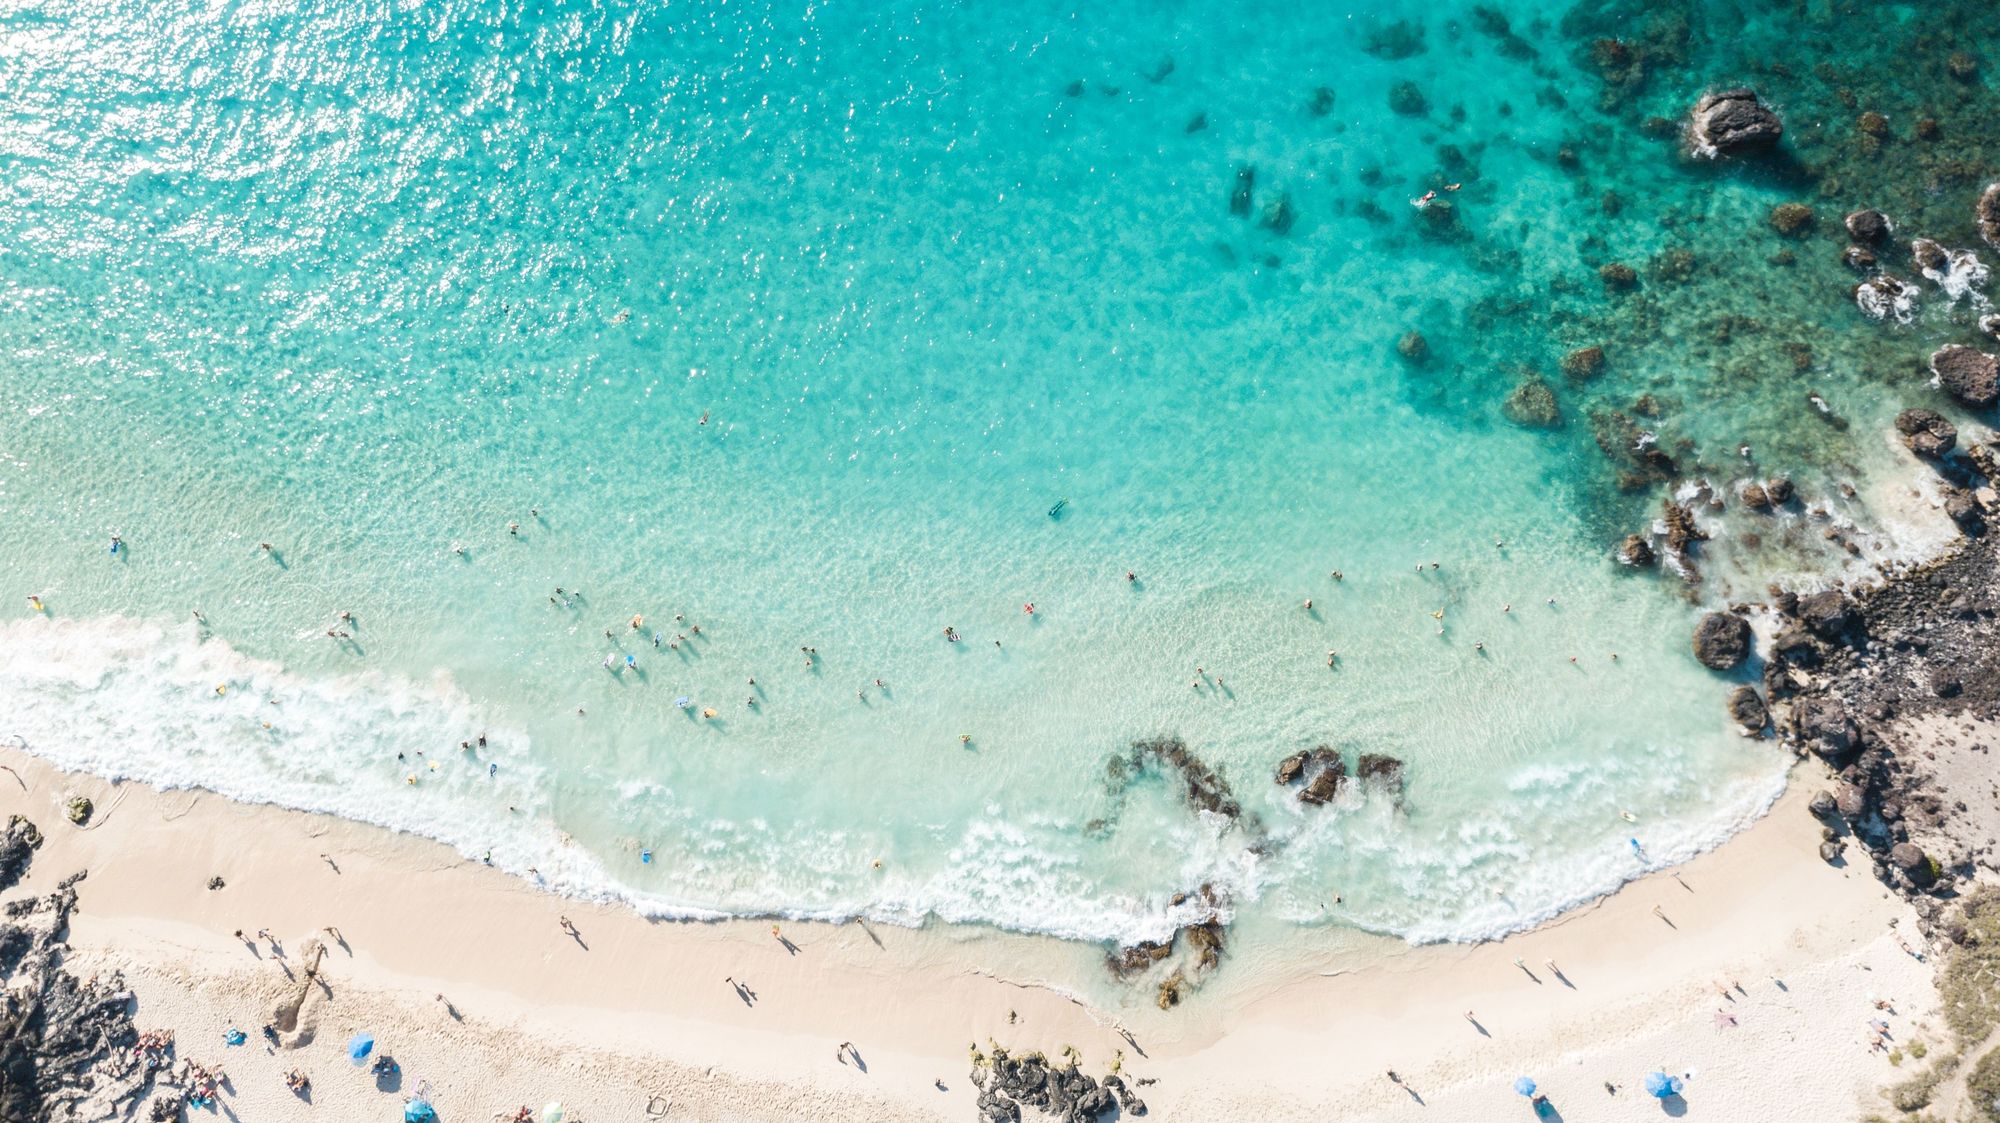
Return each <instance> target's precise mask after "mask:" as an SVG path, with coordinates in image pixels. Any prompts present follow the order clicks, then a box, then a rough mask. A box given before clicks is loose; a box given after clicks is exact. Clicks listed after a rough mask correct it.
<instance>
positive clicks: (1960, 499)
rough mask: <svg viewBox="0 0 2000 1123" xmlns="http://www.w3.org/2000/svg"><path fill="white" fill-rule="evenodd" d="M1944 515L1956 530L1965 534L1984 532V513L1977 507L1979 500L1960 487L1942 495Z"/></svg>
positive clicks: (1948, 490)
mask: <svg viewBox="0 0 2000 1123" xmlns="http://www.w3.org/2000/svg"><path fill="white" fill-rule="evenodd" d="M1944 513H1945V515H1946V516H1947V517H1949V518H1950V519H1951V521H1952V522H1955V523H1957V524H1958V529H1960V530H1962V531H1964V532H1965V533H1967V534H1971V535H1979V534H1984V533H1985V532H1986V512H1985V511H1984V510H1982V509H1981V508H1980V506H1979V500H1977V499H1975V498H1973V495H1972V493H1971V492H1969V491H1967V490H1965V489H1964V488H1962V487H1954V488H1949V489H1947V490H1946V491H1945V493H1944Z"/></svg>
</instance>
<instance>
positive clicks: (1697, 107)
mask: <svg viewBox="0 0 2000 1123" xmlns="http://www.w3.org/2000/svg"><path fill="white" fill-rule="evenodd" d="M1784 134H1785V126H1784V124H1783V122H1781V121H1779V120H1778V115H1777V114H1776V113H1773V112H1772V111H1771V109H1770V107H1769V106H1766V105H1765V104H1764V103H1763V102H1762V101H1759V100H1758V98H1757V93H1756V91H1754V90H1750V89H1747V88H1746V89H1733V90H1718V91H1716V92H1715V93H1712V94H1703V95H1702V97H1701V100H1699V101H1697V102H1695V103H1694V111H1693V113H1692V114H1690V117H1689V121H1688V146H1689V148H1690V149H1692V150H1693V152H1694V154H1695V155H1697V156H1702V157H1707V158H1709V159H1714V158H1716V157H1719V156H1748V155H1753V154H1756V153H1759V152H1768V151H1770V150H1771V149H1772V148H1773V147H1775V146H1776V145H1777V143H1778V140H1779V138H1781V137H1783V136H1784Z"/></svg>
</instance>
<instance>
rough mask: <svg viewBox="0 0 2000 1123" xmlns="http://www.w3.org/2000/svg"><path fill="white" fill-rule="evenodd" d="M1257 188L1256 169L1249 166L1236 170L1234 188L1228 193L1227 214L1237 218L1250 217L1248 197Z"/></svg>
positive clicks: (1245, 165)
mask: <svg viewBox="0 0 2000 1123" xmlns="http://www.w3.org/2000/svg"><path fill="white" fill-rule="evenodd" d="M1256 186H1257V169H1256V168H1253V167H1251V166H1250V165H1249V164H1240V165H1238V166H1237V168H1236V186H1235V187H1234V188H1232V189H1231V190H1230V192H1229V213H1230V214H1233V215H1235V216H1236V217H1238V218H1248V217H1250V196H1251V192H1252V191H1253V190H1255V188H1256Z"/></svg>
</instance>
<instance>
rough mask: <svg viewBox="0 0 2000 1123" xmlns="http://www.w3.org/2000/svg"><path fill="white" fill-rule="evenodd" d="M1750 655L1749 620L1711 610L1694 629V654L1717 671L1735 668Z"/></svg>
mask: <svg viewBox="0 0 2000 1123" xmlns="http://www.w3.org/2000/svg"><path fill="white" fill-rule="evenodd" d="M1749 655H1750V622H1749V621H1748V620H1745V619H1743V618H1742V617H1741V616H1736V615H1733V614H1731V613H1727V612H1711V613H1709V614H1708V615H1706V616H1704V617H1702V618H1701V624H1700V625H1699V626H1697V627H1696V628H1695V630H1694V657H1695V658H1696V659H1699V660H1701V665H1702V666H1704V667H1708V668H1710V669H1712V670H1717V671H1729V670H1734V669H1735V668H1737V667H1740V666H1742V665H1743V660H1744V659H1746V658H1748V657H1749Z"/></svg>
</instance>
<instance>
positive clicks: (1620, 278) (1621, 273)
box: [1597, 261, 1639, 292]
mask: <svg viewBox="0 0 2000 1123" xmlns="http://www.w3.org/2000/svg"><path fill="white" fill-rule="evenodd" d="M1597 278H1598V280H1600V281H1603V282H1604V291H1606V292H1624V291H1626V290H1627V289H1632V288H1637V287H1638V284H1639V274H1638V272H1637V271H1636V270H1634V269H1633V268H1632V267H1631V266H1630V265H1625V264H1622V263H1620V262H1616V261H1614V262H1612V263H1611V264H1609V265H1602V266H1599V267H1598V269H1597Z"/></svg>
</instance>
